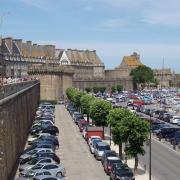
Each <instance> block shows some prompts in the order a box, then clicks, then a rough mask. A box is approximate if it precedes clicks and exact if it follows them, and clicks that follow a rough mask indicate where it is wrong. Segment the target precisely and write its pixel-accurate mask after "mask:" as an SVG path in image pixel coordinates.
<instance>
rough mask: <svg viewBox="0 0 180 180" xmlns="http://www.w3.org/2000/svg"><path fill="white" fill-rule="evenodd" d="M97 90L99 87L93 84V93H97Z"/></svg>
mask: <svg viewBox="0 0 180 180" xmlns="http://www.w3.org/2000/svg"><path fill="white" fill-rule="evenodd" d="M98 92H99V88H98V87H97V86H94V87H93V93H95V94H96V93H98Z"/></svg>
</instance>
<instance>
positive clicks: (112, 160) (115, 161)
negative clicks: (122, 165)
mask: <svg viewBox="0 0 180 180" xmlns="http://www.w3.org/2000/svg"><path fill="white" fill-rule="evenodd" d="M119 162H120V160H119V159H116V160H115V159H109V160H108V164H113V163H119Z"/></svg>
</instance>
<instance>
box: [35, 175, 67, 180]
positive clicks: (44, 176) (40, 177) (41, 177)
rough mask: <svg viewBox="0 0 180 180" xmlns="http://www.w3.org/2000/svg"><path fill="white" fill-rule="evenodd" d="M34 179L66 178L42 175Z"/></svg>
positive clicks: (51, 179) (55, 179)
mask: <svg viewBox="0 0 180 180" xmlns="http://www.w3.org/2000/svg"><path fill="white" fill-rule="evenodd" d="M33 180H64V177H59V178H58V177H54V176H49V175H42V176H38V177H34V178H33Z"/></svg>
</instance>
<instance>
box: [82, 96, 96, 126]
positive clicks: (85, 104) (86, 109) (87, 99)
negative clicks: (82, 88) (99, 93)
mask: <svg viewBox="0 0 180 180" xmlns="http://www.w3.org/2000/svg"><path fill="white" fill-rule="evenodd" d="M94 99H95V97H94V96H91V95H89V94H84V95H82V96H81V99H80V103H81V108H82V112H83V113H84V114H87V121H88V123H89V114H90V106H91V103H92V102H93V101H94Z"/></svg>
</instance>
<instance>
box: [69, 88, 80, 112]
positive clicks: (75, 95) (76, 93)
mask: <svg viewBox="0 0 180 180" xmlns="http://www.w3.org/2000/svg"><path fill="white" fill-rule="evenodd" d="M66 95H67V97H68V99H69V100H70V101H71V102H72V103H73V106H74V107H75V108H76V109H78V110H80V106H81V103H80V98H81V96H82V95H83V92H82V91H80V90H78V89H76V88H67V89H66Z"/></svg>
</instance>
